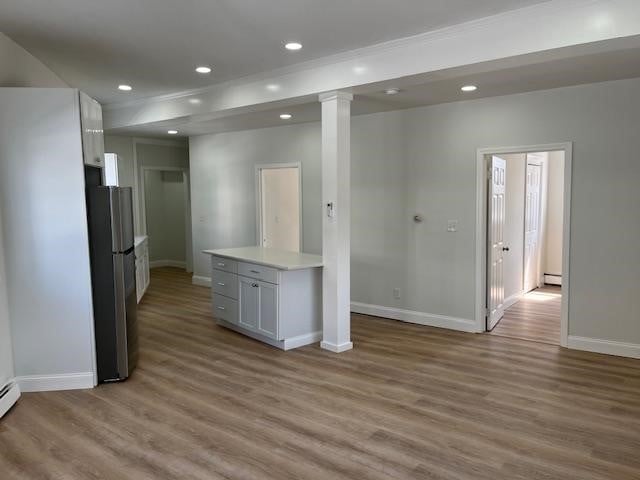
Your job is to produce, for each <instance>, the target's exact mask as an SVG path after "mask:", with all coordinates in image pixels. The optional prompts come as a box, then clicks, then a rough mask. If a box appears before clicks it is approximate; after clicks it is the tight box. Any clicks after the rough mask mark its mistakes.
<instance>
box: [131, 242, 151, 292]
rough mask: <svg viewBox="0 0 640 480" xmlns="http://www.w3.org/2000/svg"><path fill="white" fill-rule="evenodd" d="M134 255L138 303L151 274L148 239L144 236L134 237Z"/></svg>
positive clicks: (147, 285) (145, 289)
mask: <svg viewBox="0 0 640 480" xmlns="http://www.w3.org/2000/svg"><path fill="white" fill-rule="evenodd" d="M135 254H136V296H137V299H138V303H140V300H142V297H143V296H144V294H145V292H146V291H147V288H148V287H149V283H150V281H151V272H150V269H149V238H148V237H147V236H146V235H145V236H140V237H136V239H135Z"/></svg>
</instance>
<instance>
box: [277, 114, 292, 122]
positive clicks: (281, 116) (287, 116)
mask: <svg viewBox="0 0 640 480" xmlns="http://www.w3.org/2000/svg"><path fill="white" fill-rule="evenodd" d="M291 117H293V115H291V114H290V113H283V114H282V115H280V118H281V119H282V120H290V119H291Z"/></svg>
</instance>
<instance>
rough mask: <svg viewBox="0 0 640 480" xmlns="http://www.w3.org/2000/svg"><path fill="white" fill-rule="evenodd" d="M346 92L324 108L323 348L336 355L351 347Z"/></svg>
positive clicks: (331, 96) (329, 97)
mask: <svg viewBox="0 0 640 480" xmlns="http://www.w3.org/2000/svg"><path fill="white" fill-rule="evenodd" d="M352 100H353V95H351V94H350V93H346V92H329V93H323V94H321V95H320V102H321V103H322V203H323V212H322V216H323V220H322V257H323V262H324V268H323V279H322V330H323V332H322V343H321V344H320V346H321V347H322V348H324V349H326V350H330V351H332V352H336V353H339V352H344V351H345V350H350V349H352V348H353V343H351V228H350V221H351V218H350V217H351V179H350V176H351V175H350V174H351V101H352Z"/></svg>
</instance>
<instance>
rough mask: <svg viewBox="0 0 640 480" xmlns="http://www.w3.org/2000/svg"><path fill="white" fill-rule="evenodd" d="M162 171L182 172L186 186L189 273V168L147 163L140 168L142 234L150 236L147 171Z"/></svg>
mask: <svg viewBox="0 0 640 480" xmlns="http://www.w3.org/2000/svg"><path fill="white" fill-rule="evenodd" d="M150 170H151V171H160V172H182V183H183V187H184V206H185V225H184V231H185V237H184V240H185V257H186V259H185V264H186V265H185V270H186V271H187V272H188V273H191V272H192V271H193V255H192V250H193V245H192V238H191V235H192V234H191V198H190V195H189V191H190V189H191V187H190V185H189V169H188V168H184V167H162V166H156V165H145V166H143V167H141V169H140V209H141V210H142V211H141V212H140V234H141V235H144V236H148V234H147V198H146V195H145V175H144V174H145V172H147V171H150Z"/></svg>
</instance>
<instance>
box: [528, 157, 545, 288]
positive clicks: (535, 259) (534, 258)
mask: <svg viewBox="0 0 640 480" xmlns="http://www.w3.org/2000/svg"><path fill="white" fill-rule="evenodd" d="M541 179H542V165H541V164H540V163H534V162H531V161H529V160H528V161H527V186H526V194H525V205H524V209H525V210H524V291H525V293H526V292H530V291H531V290H533V289H535V288H538V287H539V286H540V284H539V282H540V275H539V272H538V269H539V265H540V262H539V256H540V197H541V190H542V181H541Z"/></svg>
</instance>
